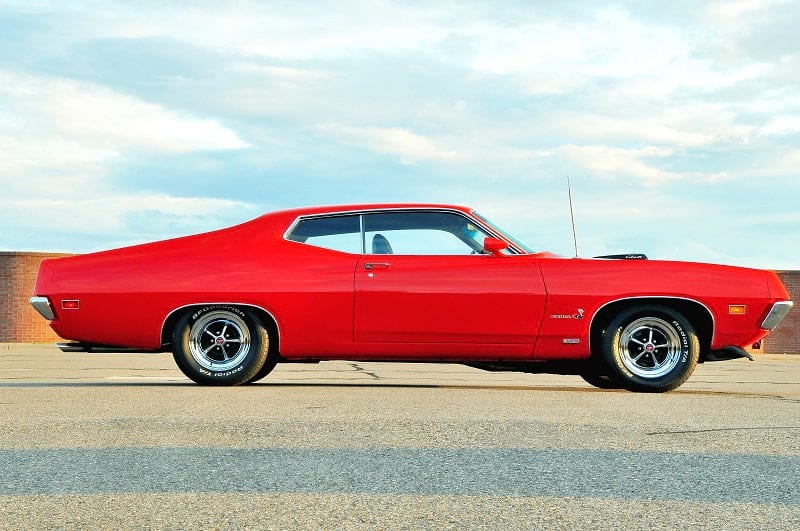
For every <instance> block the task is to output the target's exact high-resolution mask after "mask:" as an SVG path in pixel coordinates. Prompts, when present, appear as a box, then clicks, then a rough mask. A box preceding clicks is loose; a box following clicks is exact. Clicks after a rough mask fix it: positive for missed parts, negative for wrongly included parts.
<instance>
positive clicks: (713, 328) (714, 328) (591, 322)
mask: <svg viewBox="0 0 800 531" xmlns="http://www.w3.org/2000/svg"><path fill="white" fill-rule="evenodd" d="M637 299H670V300H677V301H687V302H694V303H695V304H699V305H700V306H702V307H703V308H705V310H706V311H707V312H708V315H710V316H711V343H712V344H713V343H714V334H715V333H716V331H717V321H716V319H715V318H714V312H712V311H711V308H709V307H708V306H706V305H705V304H703V303H702V302H700V301H698V300H696V299H690V298H688V297H672V296H670V295H637V296H635V297H620V298H619V299H614V300H611V301H608V302H607V303H605V304H603V305H601V306H600V307H599V308H597V309H596V310H595V311H594V313H593V314H592V318H591V319H590V320H589V336H590V339H591V334H592V326H594V318H595V317H597V314H598V313H600V310H602V309H603V308H605V307H606V306H608V305H609V304H614V303H615V302H622V301H630V300H637Z"/></svg>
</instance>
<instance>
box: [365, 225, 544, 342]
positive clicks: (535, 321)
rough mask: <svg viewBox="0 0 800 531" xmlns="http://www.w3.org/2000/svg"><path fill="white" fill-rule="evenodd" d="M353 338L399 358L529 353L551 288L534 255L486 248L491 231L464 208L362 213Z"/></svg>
mask: <svg viewBox="0 0 800 531" xmlns="http://www.w3.org/2000/svg"><path fill="white" fill-rule="evenodd" d="M363 223H364V238H365V243H366V249H365V251H366V252H365V254H363V255H362V256H361V258H360V259H359V262H358V264H357V266H356V271H355V298H354V339H355V342H356V343H357V344H361V345H362V346H363V347H364V350H365V351H369V352H372V353H374V354H376V355H382V356H392V357H399V358H405V357H408V358H424V357H474V358H485V357H495V356H497V357H519V358H525V357H530V355H531V353H532V350H533V345H534V342H535V339H536V334H537V332H538V328H539V323H540V321H541V317H542V314H543V311H544V304H545V289H544V283H543V281H542V276H541V273H540V271H539V267H538V263H537V262H536V259H535V258H534V257H531V256H529V255H514V254H508V255H502V256H495V255H490V254H484V253H483V252H482V246H481V244H480V243H479V242H482V241H483V238H484V237H485V236H487V235H486V234H485V233H484V232H482V231H481V230H480V229H479V228H478V227H477V226H476V224H474V222H472V220H470V219H469V218H468V217H466V216H465V215H463V214H462V213H458V212H442V211H408V212H388V213H374V214H367V215H365V216H364V221H363Z"/></svg>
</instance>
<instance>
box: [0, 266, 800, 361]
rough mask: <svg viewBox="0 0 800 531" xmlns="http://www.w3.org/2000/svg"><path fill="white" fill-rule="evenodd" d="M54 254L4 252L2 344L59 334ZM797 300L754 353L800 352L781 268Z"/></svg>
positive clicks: (797, 282)
mask: <svg viewBox="0 0 800 531" xmlns="http://www.w3.org/2000/svg"><path fill="white" fill-rule="evenodd" d="M58 256H67V255H64V254H52V253H3V252H0V343H42V342H53V341H57V340H58V337H57V336H56V335H55V333H53V331H52V330H51V329H50V327H49V326H48V325H47V321H46V320H45V319H43V318H42V316H40V315H39V314H38V313H37V312H36V310H34V309H33V308H32V307H31V305H30V304H29V303H28V299H29V298H30V297H31V296H32V295H33V285H34V283H35V281H36V272H37V270H38V269H39V263H40V262H41V261H42V260H43V259H45V258H50V257H58ZM778 276H780V277H781V280H783V283H784V284H785V285H786V289H788V290H789V293H790V294H791V296H792V300H794V301H795V306H794V308H792V311H791V312H790V313H789V315H788V316H787V317H786V319H784V321H783V322H782V323H781V325H780V326H779V327H778V328H777V329H776V330H775V331H774V332H772V334H770V335H769V336H768V337H767V339H766V340H764V342H763V343H762V344H761V348H759V349H753V351H754V352H764V353H769V354H782V353H788V354H800V271H778Z"/></svg>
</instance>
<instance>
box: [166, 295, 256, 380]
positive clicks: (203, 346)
mask: <svg viewBox="0 0 800 531" xmlns="http://www.w3.org/2000/svg"><path fill="white" fill-rule="evenodd" d="M172 344H173V345H174V347H173V349H174V350H173V357H174V358H175V362H176V363H177V365H178V367H179V368H180V370H181V371H182V372H183V373H184V374H185V375H186V376H188V377H189V378H191V379H192V380H194V381H195V382H197V383H199V384H203V385H238V384H243V383H246V382H248V381H250V380H251V379H253V378H254V377H255V376H256V375H257V374H258V373H259V371H260V370H261V369H262V368H263V367H264V366H265V364H266V363H267V359H268V357H269V334H268V332H267V330H266V328H265V327H264V326H263V325H262V323H261V322H260V321H259V320H258V318H257V317H256V316H254V315H253V314H251V313H250V312H248V311H246V310H243V309H241V308H238V307H236V306H229V305H221V304H218V305H209V306H204V307H202V308H199V309H196V310H195V311H193V312H191V313H187V314H186V315H185V316H183V318H181V319H180V320H179V321H178V323H177V325H176V327H175V331H174V334H173V341H172Z"/></svg>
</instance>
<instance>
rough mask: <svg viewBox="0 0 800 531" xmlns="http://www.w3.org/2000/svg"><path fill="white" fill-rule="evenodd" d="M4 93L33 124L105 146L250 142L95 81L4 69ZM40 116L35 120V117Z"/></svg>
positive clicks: (0, 80)
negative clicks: (27, 73) (26, 73)
mask: <svg viewBox="0 0 800 531" xmlns="http://www.w3.org/2000/svg"><path fill="white" fill-rule="evenodd" d="M0 98H3V99H5V100H7V101H10V102H11V104H12V105H13V107H14V108H15V109H16V110H17V112H20V111H24V113H25V114H26V121H28V124H27V125H28V127H29V128H38V129H40V130H41V131H46V132H48V133H56V134H59V135H62V136H64V137H68V138H70V139H84V140H86V141H91V142H93V143H94V144H95V145H96V146H99V147H101V148H102V149H144V150H149V151H164V152H178V153H179V152H187V151H196V150H215V149H220V150H225V149H239V148H243V147H247V143H246V142H244V141H243V140H241V139H240V138H239V137H238V136H237V135H236V133H234V132H233V131H231V130H230V129H228V128H226V127H224V126H223V125H222V124H220V123H219V122H218V121H217V120H214V119H207V118H197V117H194V116H189V115H185V114H182V113H179V112H175V111H172V110H169V109H165V108H163V107H162V106H160V105H156V104H153V103H148V102H145V101H142V100H140V99H138V98H135V97H132V96H128V95H125V94H121V93H119V92H115V91H113V90H110V89H108V88H105V87H102V86H98V85H94V84H91V83H85V82H78V81H74V80H70V79H64V78H53V77H46V76H30V75H23V74H19V73H15V72H9V71H0ZM32 118H33V119H35V120H36V121H35V122H33V123H31V122H30V120H31V119H32Z"/></svg>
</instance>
